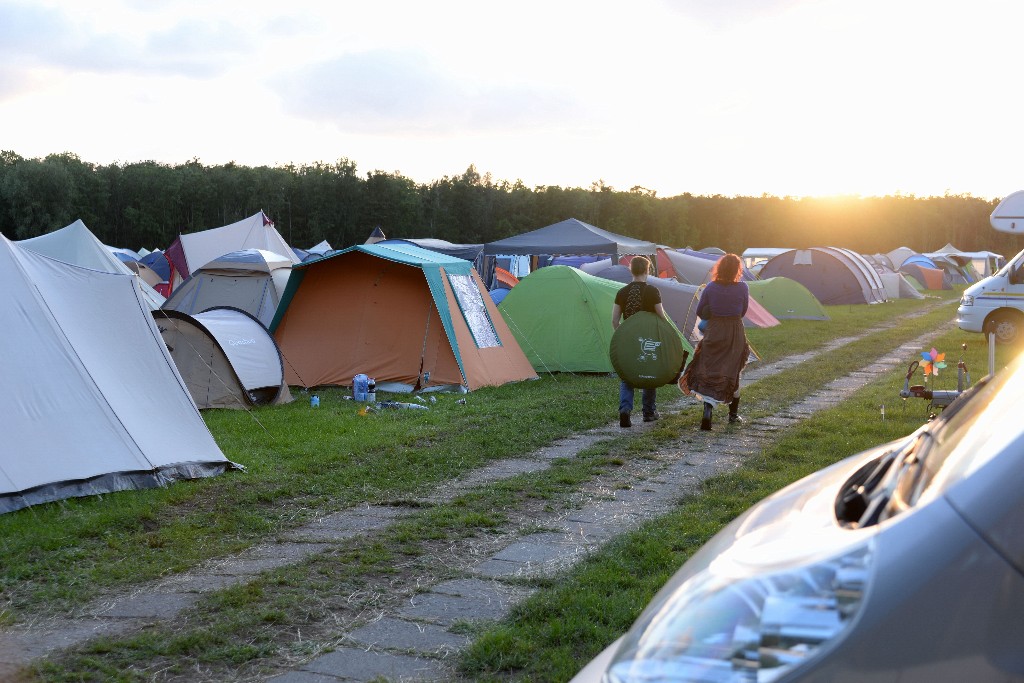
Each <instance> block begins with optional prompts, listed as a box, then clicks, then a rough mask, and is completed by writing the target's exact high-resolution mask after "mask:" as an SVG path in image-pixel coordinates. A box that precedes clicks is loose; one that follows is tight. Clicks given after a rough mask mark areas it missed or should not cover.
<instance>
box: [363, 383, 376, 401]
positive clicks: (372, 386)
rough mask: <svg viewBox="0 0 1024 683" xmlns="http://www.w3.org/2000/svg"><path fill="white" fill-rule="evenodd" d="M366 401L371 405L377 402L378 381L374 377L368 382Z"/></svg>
mask: <svg viewBox="0 0 1024 683" xmlns="http://www.w3.org/2000/svg"><path fill="white" fill-rule="evenodd" d="M366 400H367V401H369V402H370V403H376V402H377V380H375V379H374V378H373V377H371V378H370V379H368V380H367V381H366Z"/></svg>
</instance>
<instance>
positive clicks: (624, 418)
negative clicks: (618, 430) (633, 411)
mask: <svg viewBox="0 0 1024 683" xmlns="http://www.w3.org/2000/svg"><path fill="white" fill-rule="evenodd" d="M619 426H620V427H622V428H623V429H625V428H626V427H632V426H633V425H632V424H631V423H630V421H629V413H619Z"/></svg>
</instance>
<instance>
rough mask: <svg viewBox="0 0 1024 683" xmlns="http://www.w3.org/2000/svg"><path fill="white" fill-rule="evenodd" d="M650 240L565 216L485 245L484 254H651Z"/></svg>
mask: <svg viewBox="0 0 1024 683" xmlns="http://www.w3.org/2000/svg"><path fill="white" fill-rule="evenodd" d="M657 249H658V247H657V245H655V244H654V243H653V242H647V241H644V240H638V239H634V238H632V237H626V236H624V235H617V234H615V233H612V232H608V231H607V230H602V229H601V228H598V227H595V226H593V225H590V224H589V223H584V222H583V221H581V220H577V219H575V218H568V219H566V220H564V221H561V222H560V223H554V224H552V225H548V226H546V227H543V228H538V229H537V230H532V231H530V232H526V233H523V234H521V235H516V236H515V237H508V238H506V239H503V240H498V241H496V242H488V243H487V244H485V245H484V254H507V255H512V254H611V255H620V254H654V253H656V252H657Z"/></svg>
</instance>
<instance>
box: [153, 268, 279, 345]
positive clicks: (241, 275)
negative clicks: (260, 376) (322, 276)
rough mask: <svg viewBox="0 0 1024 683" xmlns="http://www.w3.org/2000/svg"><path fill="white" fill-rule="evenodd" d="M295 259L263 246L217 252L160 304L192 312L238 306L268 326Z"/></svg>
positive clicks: (272, 318) (174, 309) (192, 313)
mask: <svg viewBox="0 0 1024 683" xmlns="http://www.w3.org/2000/svg"><path fill="white" fill-rule="evenodd" d="M291 266H292V261H291V259H289V258H288V257H286V256H282V255H281V254H275V253H273V252H269V251H266V250H263V249H242V250H239V251H232V252H229V253H227V254H224V255H223V256H218V257H217V258H215V259H213V260H212V261H210V262H209V263H207V264H205V265H204V266H203V267H202V268H199V269H198V270H196V271H195V272H194V273H193V274H192V275H191V276H190V277H189V278H188V279H187V280H185V281H184V282H182V283H181V284H180V285H178V286H177V287H176V288H175V289H174V291H173V292H171V295H170V296H169V297H167V301H165V302H164V305H163V306H162V307H161V308H163V309H164V310H173V311H181V312H182V313H188V314H189V315H196V314H197V313H202V312H203V311H205V310H208V309H210V308H215V307H217V306H230V307H233V308H238V309H241V310H243V311H245V312H246V313H249V314H250V315H252V316H254V317H255V318H256V319H257V320H259V321H260V323H262V324H263V326H264V327H269V326H270V323H271V322H273V320H274V314H275V313H276V312H277V307H278V305H279V304H280V303H281V297H282V296H283V295H284V290H285V287H286V286H287V284H288V277H289V275H290V274H291Z"/></svg>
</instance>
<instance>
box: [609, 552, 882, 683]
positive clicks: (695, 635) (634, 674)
mask: <svg viewBox="0 0 1024 683" xmlns="http://www.w3.org/2000/svg"><path fill="white" fill-rule="evenodd" d="M870 548H871V546H870V543H867V544H864V545H862V546H858V547H857V548H856V549H854V550H848V551H847V552H844V553H842V554H841V555H839V556H837V557H834V558H830V559H825V560H820V561H817V562H814V563H812V564H809V565H805V566H801V567H797V568H794V569H789V570H783V571H778V572H775V573H770V574H762V575H748V576H743V577H740V578H735V577H732V576H728V575H726V574H725V573H722V572H718V571H715V569H714V566H713V563H712V565H711V566H708V567H706V568H704V569H703V570H702V571H700V572H698V573H697V574H695V575H693V576H691V577H690V578H689V579H688V580H687V581H686V582H685V583H683V584H681V585H680V586H679V587H678V588H677V590H676V591H675V592H674V593H672V594H670V595H668V596H665V597H664V599H662V600H661V601H659V603H658V604H652V606H651V609H649V610H648V611H647V612H645V614H644V615H643V616H641V619H640V621H638V622H637V624H636V625H635V626H634V627H633V629H631V630H630V632H629V633H627V634H626V636H625V638H624V640H623V643H622V645H621V646H620V647H619V649H618V651H617V652H616V653H615V656H614V657H613V658H612V661H611V663H610V665H609V667H608V669H607V672H606V673H605V681H608V682H609V683H626V682H650V681H658V682H660V683H669V682H671V681H697V682H701V683H712V682H714V683H724V682H729V683H739V682H747V681H749V682H751V683H753V682H757V683H762V682H764V681H772V680H774V679H775V678H777V677H778V676H780V675H782V674H783V673H785V672H786V671H789V670H790V669H792V668H794V667H796V666H798V665H800V664H801V663H802V662H804V661H805V660H807V659H808V658H809V657H811V656H812V655H814V654H815V652H817V651H818V650H820V649H821V648H822V647H824V646H825V645H826V644H828V643H830V642H833V641H835V640H836V639H838V638H839V636H840V635H841V634H842V633H843V632H844V631H845V630H846V629H848V628H849V626H850V624H851V623H852V621H853V618H854V616H855V615H856V613H857V610H858V609H859V608H860V605H861V603H862V599H863V595H864V592H865V590H866V588H867V583H868V578H869V576H870V564H871V550H870Z"/></svg>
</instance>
